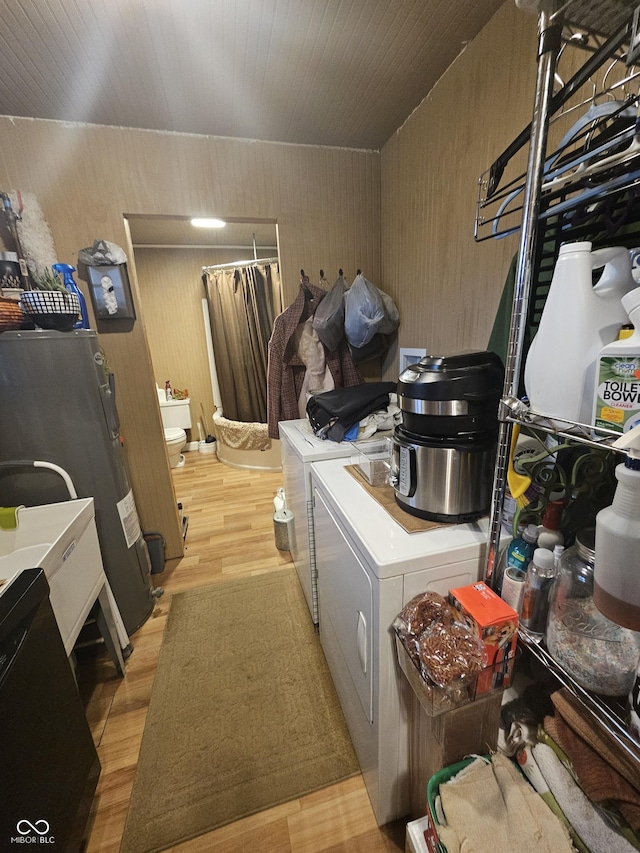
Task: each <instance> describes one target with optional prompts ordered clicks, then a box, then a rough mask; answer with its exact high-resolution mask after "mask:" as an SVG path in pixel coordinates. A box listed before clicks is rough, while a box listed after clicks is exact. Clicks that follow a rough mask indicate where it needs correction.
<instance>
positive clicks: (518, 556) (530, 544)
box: [495, 524, 538, 606]
mask: <svg viewBox="0 0 640 853" xmlns="http://www.w3.org/2000/svg"><path fill="white" fill-rule="evenodd" d="M537 541H538V528H537V527H536V525H535V524H528V525H527V526H526V527H525V529H524V530H523V531H522V533H521V534H520V536H516V538H515V539H512V540H511V542H509V544H508V546H507V549H506V551H505V552H504V555H503V559H502V560H501V561H500V566H499V567H498V577H497V578H496V586H495V592H496V593H497V594H498V595H502V582H503V578H504V575H505V572H506V571H507V570H508V569H512V570H513V571H512V574H513V572H515V573H516V574H518V573H521V574H523V575H524V573H525V572H526V571H527V566H528V565H529V560H530V559H531V558H532V557H533V552H534V550H535V547H536V542H537ZM512 606H513V605H512Z"/></svg>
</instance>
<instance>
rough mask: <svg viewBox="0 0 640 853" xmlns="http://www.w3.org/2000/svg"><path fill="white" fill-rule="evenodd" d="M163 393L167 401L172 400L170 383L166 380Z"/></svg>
mask: <svg viewBox="0 0 640 853" xmlns="http://www.w3.org/2000/svg"><path fill="white" fill-rule="evenodd" d="M164 393H165V397H166V398H167V400H173V391H172V390H171V382H169V380H168V379H167V381H166V382H165V383H164Z"/></svg>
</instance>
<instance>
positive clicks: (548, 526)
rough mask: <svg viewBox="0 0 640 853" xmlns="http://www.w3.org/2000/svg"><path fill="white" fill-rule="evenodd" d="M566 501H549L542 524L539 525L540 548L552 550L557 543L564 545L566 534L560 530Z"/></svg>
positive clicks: (543, 514)
mask: <svg viewBox="0 0 640 853" xmlns="http://www.w3.org/2000/svg"><path fill="white" fill-rule="evenodd" d="M563 512H564V501H549V503H548V504H547V505H546V507H545V508H544V512H543V513H542V524H541V525H540V526H539V527H538V548H548V549H549V550H550V551H553V549H554V548H555V547H556V545H564V534H563V533H562V531H561V530H560V523H561V521H562V513H563Z"/></svg>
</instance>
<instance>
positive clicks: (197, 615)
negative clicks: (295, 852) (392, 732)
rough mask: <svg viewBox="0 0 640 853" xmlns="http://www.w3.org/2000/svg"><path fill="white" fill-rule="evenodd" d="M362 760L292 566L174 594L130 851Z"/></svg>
mask: <svg viewBox="0 0 640 853" xmlns="http://www.w3.org/2000/svg"><path fill="white" fill-rule="evenodd" d="M358 771H359V768H358V763H357V760H356V757H355V754H354V752H353V747H352V744H351V740H350V738H349V733H348V731H347V728H346V725H345V722H344V717H343V715H342V710H341V708H340V704H339V701H338V698H337V695H336V693H335V689H334V687H333V683H332V681H331V676H330V674H329V671H328V668H327V665H326V661H325V659H324V655H323V653H322V649H321V647H320V641H319V639H318V636H317V634H316V632H315V630H314V628H313V624H312V622H311V618H310V615H309V611H308V609H307V605H306V602H305V599H304V596H303V593H302V590H301V588H300V584H299V582H298V577H297V575H296V572H295V570H294V569H286V570H281V571H277V572H270V573H267V574H264V575H258V576H255V577H251V578H242V579H238V580H231V581H224V582H221V583H219V584H214V585H212V586H207V587H203V588H201V589H197V590H191V591H188V592H184V593H179V594H177V595H175V596H174V597H173V599H172V601H171V610H170V612H169V617H168V620H167V625H166V628H165V632H164V637H163V643H162V649H161V651H160V659H159V662H158V668H157V671H156V676H155V680H154V684H153V692H152V695H151V702H150V706H149V711H148V715H147V721H146V725H145V730H144V735H143V739H142V746H141V750H140V757H139V762H138V767H137V770H136V776H135V781H134V785H133V793H132V796H131V804H130V807H129V814H128V817H127V822H126V826H125V830H124V835H123V840H122V846H121V851H122V853H152V851H159V850H166V849H167V848H168V847H171V846H172V845H174V844H178V843H179V842H181V841H186V840H187V839H189V838H194V837H197V836H199V835H202V834H204V833H205V832H208V831H210V830H212V829H215V828H216V827H218V826H222V825H224V824H226V823H230V822H232V821H235V820H238V819H239V818H241V817H245V816H247V815H250V814H253V813H254V812H257V811H262V810H263V809H267V808H270V807H272V806H275V805H277V804H279V803H282V802H286V801H287V800H291V799H296V798H297V797H300V796H302V795H304V794H307V793H309V792H311V791H314V790H317V789H319V788H323V787H326V786H327V785H330V784H333V783H335V782H338V781H340V780H342V779H345V778H347V777H349V776H352V775H354V774H355V773H357V772H358Z"/></svg>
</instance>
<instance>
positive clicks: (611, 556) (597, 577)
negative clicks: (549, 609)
mask: <svg viewBox="0 0 640 853" xmlns="http://www.w3.org/2000/svg"><path fill="white" fill-rule="evenodd" d="M612 446H613V447H619V448H623V449H625V450H626V451H627V456H626V459H625V461H624V463H621V464H620V465H618V466H617V467H616V479H617V480H618V485H617V487H616V492H615V495H614V497H613V503H612V504H611V506H608V507H606V508H605V509H603V510H601V511H600V512H599V513H598V515H597V516H596V544H595V564H594V584H593V600H594V602H595V605H596V607H597V608H598V610H599V611H600V612H601V613H603V614H604V615H605V616H606V617H607V618H608V619H610V620H611V621H612V622H616V623H617V624H618V625H622V626H623V627H625V628H630V629H631V630H632V631H640V572H639V571H638V567H639V566H640V425H639V426H637V427H634V428H633V429H631V430H629V432H627V433H625V434H624V435H622V436H620V438H618V439H616V441H614V442H613V445H612Z"/></svg>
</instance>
